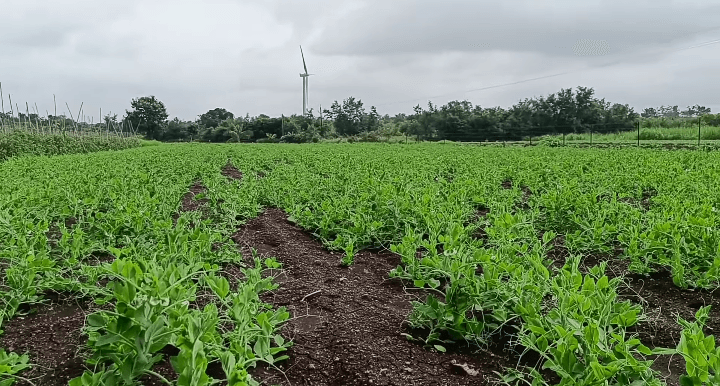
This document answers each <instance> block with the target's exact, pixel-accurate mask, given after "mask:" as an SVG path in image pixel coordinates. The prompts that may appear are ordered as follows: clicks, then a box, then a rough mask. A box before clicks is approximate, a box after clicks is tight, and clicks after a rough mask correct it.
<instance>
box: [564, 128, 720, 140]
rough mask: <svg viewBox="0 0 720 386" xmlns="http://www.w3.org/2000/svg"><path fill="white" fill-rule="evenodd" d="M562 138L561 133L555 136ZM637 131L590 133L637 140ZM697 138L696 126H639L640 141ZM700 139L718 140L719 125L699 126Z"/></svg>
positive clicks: (587, 136) (575, 136)
mask: <svg viewBox="0 0 720 386" xmlns="http://www.w3.org/2000/svg"><path fill="white" fill-rule="evenodd" d="M555 138H560V139H562V135H558V136H555ZM637 139H638V133H637V131H625V132H620V133H609V134H598V133H593V134H592V141H593V142H631V141H637ZM697 139H698V128H697V127H694V128H692V127H676V128H641V129H640V140H641V141H693V140H694V141H696V142H697ZM700 140H701V141H715V140H720V127H715V126H703V127H701V128H700ZM565 141H586V142H589V141H590V134H589V133H585V134H567V135H566V136H565Z"/></svg>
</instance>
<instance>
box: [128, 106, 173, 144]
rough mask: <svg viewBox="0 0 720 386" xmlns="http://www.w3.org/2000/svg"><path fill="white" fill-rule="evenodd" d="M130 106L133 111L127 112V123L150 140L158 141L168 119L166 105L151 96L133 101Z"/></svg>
mask: <svg viewBox="0 0 720 386" xmlns="http://www.w3.org/2000/svg"><path fill="white" fill-rule="evenodd" d="M130 106H131V107H132V108H133V110H132V111H125V121H126V122H129V123H131V124H132V126H133V127H134V128H136V129H137V131H139V132H140V133H143V134H145V136H146V137H147V138H148V139H156V137H158V135H159V134H160V133H161V132H162V128H163V124H164V123H165V120H167V118H168V113H167V110H166V109H165V105H164V104H163V103H162V102H160V101H159V100H158V99H156V98H155V97H154V96H149V97H141V98H136V99H133V100H132V102H130Z"/></svg>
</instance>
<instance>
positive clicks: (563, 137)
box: [563, 133, 565, 146]
mask: <svg viewBox="0 0 720 386" xmlns="http://www.w3.org/2000/svg"><path fill="white" fill-rule="evenodd" d="M563 146H565V133H563Z"/></svg>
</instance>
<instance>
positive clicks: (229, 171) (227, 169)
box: [220, 162, 243, 180]
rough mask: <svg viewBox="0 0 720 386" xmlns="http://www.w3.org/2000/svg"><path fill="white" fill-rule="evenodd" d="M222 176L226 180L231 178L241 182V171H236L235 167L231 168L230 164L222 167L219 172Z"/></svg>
mask: <svg viewBox="0 0 720 386" xmlns="http://www.w3.org/2000/svg"><path fill="white" fill-rule="evenodd" d="M220 173H221V174H222V175H223V176H225V177H227V178H231V179H233V180H242V178H243V174H242V172H241V171H239V170H237V169H236V168H235V166H233V165H232V164H231V163H230V162H228V163H227V164H226V165H225V166H223V168H222V171H221V172H220Z"/></svg>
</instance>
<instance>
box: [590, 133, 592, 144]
mask: <svg viewBox="0 0 720 386" xmlns="http://www.w3.org/2000/svg"><path fill="white" fill-rule="evenodd" d="M590 146H592V129H590Z"/></svg>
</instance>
